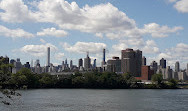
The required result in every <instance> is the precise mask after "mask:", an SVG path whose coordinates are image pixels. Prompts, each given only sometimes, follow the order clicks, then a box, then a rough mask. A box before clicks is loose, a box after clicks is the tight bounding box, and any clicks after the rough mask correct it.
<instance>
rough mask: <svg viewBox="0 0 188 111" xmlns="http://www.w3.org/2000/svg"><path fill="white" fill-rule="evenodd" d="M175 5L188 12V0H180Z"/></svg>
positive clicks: (179, 9) (183, 11)
mask: <svg viewBox="0 0 188 111" xmlns="http://www.w3.org/2000/svg"><path fill="white" fill-rule="evenodd" d="M174 7H175V8H176V9H177V10H178V11H179V12H182V13H188V0H179V1H177V2H176V4H175V5H174Z"/></svg>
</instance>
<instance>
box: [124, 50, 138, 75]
mask: <svg viewBox="0 0 188 111" xmlns="http://www.w3.org/2000/svg"><path fill="white" fill-rule="evenodd" d="M141 66H142V51H140V50H133V49H126V50H122V51H121V72H123V73H131V74H132V75H133V76H135V77H140V76H141Z"/></svg>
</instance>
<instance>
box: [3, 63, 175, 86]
mask: <svg viewBox="0 0 188 111" xmlns="http://www.w3.org/2000/svg"><path fill="white" fill-rule="evenodd" d="M10 67H12V66H10V65H8V64H2V63H0V86H1V87H2V88H11V89H12V88H15V89H19V88H108V89H109V88H110V89H114V88H117V89H127V88H177V81H175V80H173V79H172V80H169V81H168V82H164V81H163V79H162V75H161V74H155V75H154V76H153V77H152V81H153V84H148V85H146V84H143V83H142V82H141V81H139V80H136V79H135V78H134V77H133V76H132V75H131V74H129V73H127V74H116V73H108V72H104V73H99V72H88V73H85V74H81V73H79V72H76V73H75V74H74V75H73V74H72V75H58V76H57V75H50V74H48V73H43V74H34V73H32V72H31V70H30V69H27V68H23V69H21V70H20V71H19V72H17V73H16V74H12V73H10V70H9V69H10Z"/></svg>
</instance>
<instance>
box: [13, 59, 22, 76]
mask: <svg viewBox="0 0 188 111" xmlns="http://www.w3.org/2000/svg"><path fill="white" fill-rule="evenodd" d="M21 68H22V64H21V62H20V59H19V58H17V61H16V62H14V68H13V69H12V73H14V74H15V73H17V72H18V71H19V70H20V69H21Z"/></svg>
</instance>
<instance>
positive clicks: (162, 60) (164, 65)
mask: <svg viewBox="0 0 188 111" xmlns="http://www.w3.org/2000/svg"><path fill="white" fill-rule="evenodd" d="M160 66H161V67H162V68H166V60H165V59H164V58H162V59H161V60H160Z"/></svg>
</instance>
